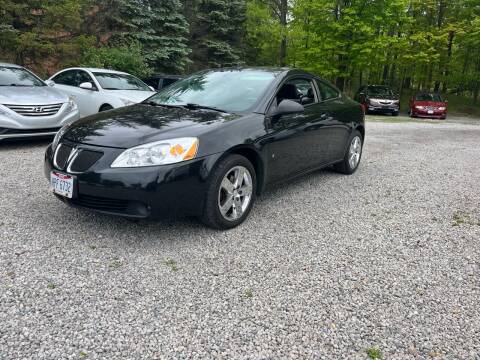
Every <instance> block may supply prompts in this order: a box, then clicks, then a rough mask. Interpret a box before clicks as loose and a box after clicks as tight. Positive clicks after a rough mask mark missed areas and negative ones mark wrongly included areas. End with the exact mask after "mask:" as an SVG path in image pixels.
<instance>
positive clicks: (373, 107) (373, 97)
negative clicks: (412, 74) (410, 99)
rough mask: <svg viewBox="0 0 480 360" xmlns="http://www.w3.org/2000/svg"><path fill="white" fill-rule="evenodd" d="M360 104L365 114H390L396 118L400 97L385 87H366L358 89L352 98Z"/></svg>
mask: <svg viewBox="0 0 480 360" xmlns="http://www.w3.org/2000/svg"><path fill="white" fill-rule="evenodd" d="M354 99H355V101H357V102H359V103H360V104H362V107H363V109H364V111H365V113H366V114H368V113H377V114H391V115H393V116H398V114H399V112H400V96H399V95H398V94H396V93H395V92H394V91H393V90H392V89H391V88H390V87H389V86H386V85H366V86H362V87H360V89H359V90H358V91H357V93H356V94H355V97H354Z"/></svg>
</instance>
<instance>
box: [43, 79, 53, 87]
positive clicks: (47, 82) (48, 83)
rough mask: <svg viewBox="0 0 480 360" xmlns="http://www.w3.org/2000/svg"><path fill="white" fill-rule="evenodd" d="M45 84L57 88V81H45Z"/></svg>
mask: <svg viewBox="0 0 480 360" xmlns="http://www.w3.org/2000/svg"><path fill="white" fill-rule="evenodd" d="M45 84H47V85H48V86H55V81H53V80H45Z"/></svg>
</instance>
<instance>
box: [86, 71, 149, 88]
mask: <svg viewBox="0 0 480 360" xmlns="http://www.w3.org/2000/svg"><path fill="white" fill-rule="evenodd" d="M93 75H95V77H96V78H97V81H98V82H99V83H100V86H101V87H102V88H103V89H105V90H141V91H152V90H151V89H150V88H149V87H148V85H147V84H145V83H144V82H143V81H142V80H140V79H137V78H136V77H135V76H133V75H128V74H114V73H101V72H94V73H93Z"/></svg>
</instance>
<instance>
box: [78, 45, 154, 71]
mask: <svg viewBox="0 0 480 360" xmlns="http://www.w3.org/2000/svg"><path fill="white" fill-rule="evenodd" d="M82 66H84V67H97V68H105V69H112V70H117V71H124V72H128V73H130V74H132V75H135V76H138V77H140V78H144V77H146V76H148V75H150V74H151V73H152V71H153V69H152V68H151V67H150V66H148V64H147V62H146V60H145V58H144V57H143V55H142V47H141V45H140V44H138V43H133V44H130V45H124V46H119V47H108V46H106V47H101V48H93V49H89V50H87V51H86V52H85V54H84V57H83V61H82Z"/></svg>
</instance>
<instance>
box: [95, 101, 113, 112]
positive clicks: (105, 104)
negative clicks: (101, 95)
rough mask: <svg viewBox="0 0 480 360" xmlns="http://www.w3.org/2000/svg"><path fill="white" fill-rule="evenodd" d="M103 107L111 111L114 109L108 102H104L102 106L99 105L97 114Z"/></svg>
mask: <svg viewBox="0 0 480 360" xmlns="http://www.w3.org/2000/svg"><path fill="white" fill-rule="evenodd" d="M104 106H110V107H111V108H112V109H115V106H113V105H112V104H109V103H108V102H104V103H102V105H100V107H99V108H98V112H100V111H102V108H103V107H104Z"/></svg>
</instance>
